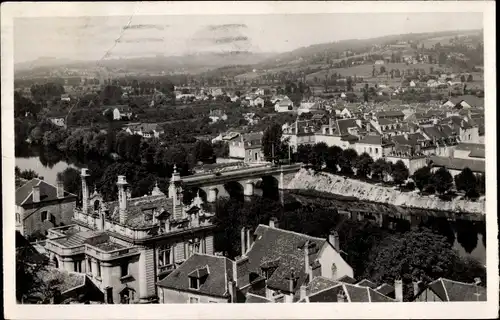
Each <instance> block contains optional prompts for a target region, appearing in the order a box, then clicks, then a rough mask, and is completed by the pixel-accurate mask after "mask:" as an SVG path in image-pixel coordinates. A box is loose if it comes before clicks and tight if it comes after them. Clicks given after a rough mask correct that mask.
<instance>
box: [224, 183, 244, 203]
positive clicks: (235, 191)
mask: <svg viewBox="0 0 500 320" xmlns="http://www.w3.org/2000/svg"><path fill="white" fill-rule="evenodd" d="M224 190H225V191H226V193H227V195H228V196H229V198H231V199H235V200H239V201H243V199H244V190H245V187H244V186H243V185H242V184H241V183H240V182H239V181H230V182H226V183H224Z"/></svg>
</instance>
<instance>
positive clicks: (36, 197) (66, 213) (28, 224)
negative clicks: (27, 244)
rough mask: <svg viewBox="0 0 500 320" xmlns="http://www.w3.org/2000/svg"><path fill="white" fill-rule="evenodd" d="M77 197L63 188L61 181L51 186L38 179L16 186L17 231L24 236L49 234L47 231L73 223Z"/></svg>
mask: <svg viewBox="0 0 500 320" xmlns="http://www.w3.org/2000/svg"><path fill="white" fill-rule="evenodd" d="M76 199H77V196H76V195H75V194H72V193H69V192H67V191H65V190H64V186H63V183H62V181H57V185H56V186H54V185H51V184H49V183H48V182H46V181H44V180H40V179H38V178H35V179H32V180H29V181H28V182H26V183H25V184H24V185H22V186H21V187H19V188H18V189H16V210H15V211H16V212H15V214H16V230H18V231H19V232H20V233H21V234H22V235H23V236H25V237H31V236H33V235H34V234H35V233H41V234H42V235H45V234H47V230H49V229H50V228H53V227H57V226H60V225H65V224H70V223H71V219H72V218H73V210H74V208H75V206H76Z"/></svg>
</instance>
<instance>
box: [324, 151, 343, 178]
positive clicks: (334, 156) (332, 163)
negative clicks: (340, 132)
mask: <svg viewBox="0 0 500 320" xmlns="http://www.w3.org/2000/svg"><path fill="white" fill-rule="evenodd" d="M341 156H342V148H340V147H339V146H331V147H328V150H327V151H326V159H325V164H326V168H327V169H328V171H330V172H332V173H337V171H338V168H337V166H338V164H339V159H340V157H341Z"/></svg>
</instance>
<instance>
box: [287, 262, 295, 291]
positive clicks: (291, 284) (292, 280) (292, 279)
mask: <svg viewBox="0 0 500 320" xmlns="http://www.w3.org/2000/svg"><path fill="white" fill-rule="evenodd" d="M288 284H289V292H290V293H292V294H293V291H294V288H295V269H293V268H291V269H290V279H289V281H288Z"/></svg>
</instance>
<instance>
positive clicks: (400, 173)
mask: <svg viewBox="0 0 500 320" xmlns="http://www.w3.org/2000/svg"><path fill="white" fill-rule="evenodd" d="M391 171H392V172H391V174H392V179H393V180H394V182H395V183H397V184H399V185H400V184H402V183H403V182H404V181H406V179H408V176H409V171H408V168H407V167H406V165H405V164H404V162H403V161H401V160H399V161H398V162H396V163H395V164H394V165H392V170H391Z"/></svg>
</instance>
